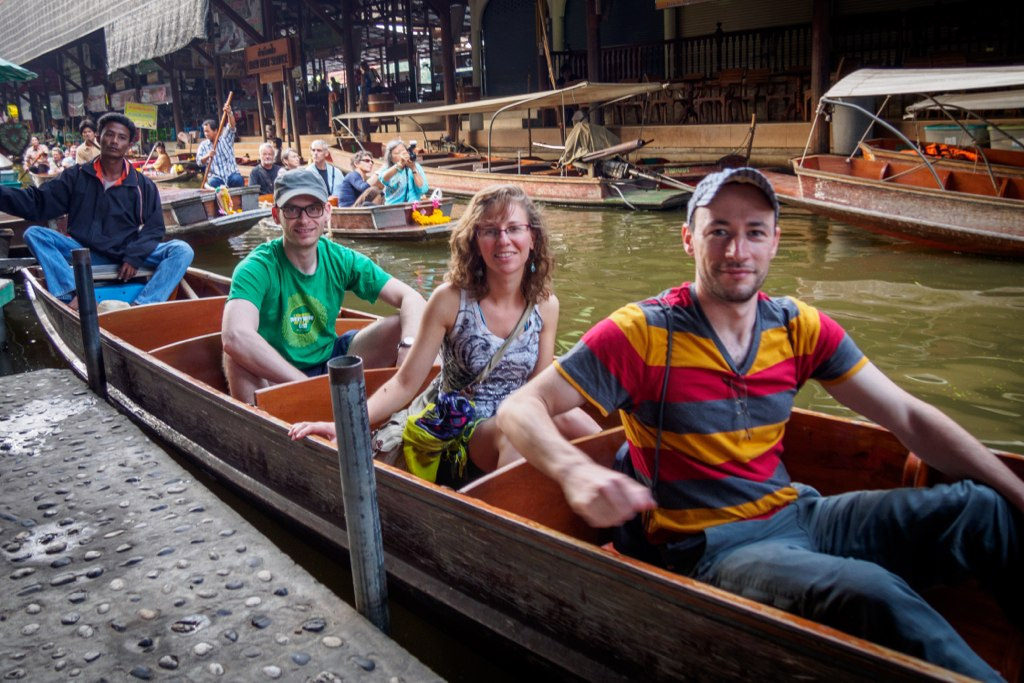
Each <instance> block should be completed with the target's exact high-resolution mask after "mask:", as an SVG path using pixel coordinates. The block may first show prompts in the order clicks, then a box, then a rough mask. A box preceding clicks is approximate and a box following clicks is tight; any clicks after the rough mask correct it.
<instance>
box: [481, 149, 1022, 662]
mask: <svg viewBox="0 0 1024 683" xmlns="http://www.w3.org/2000/svg"><path fill="white" fill-rule="evenodd" d="M778 217H779V203H778V199H777V197H776V195H775V191H774V189H773V188H772V186H771V183H769V182H768V180H767V179H766V178H765V177H764V176H763V175H762V174H761V173H759V172H758V171H757V170H755V169H752V168H738V169H729V170H725V171H721V172H719V173H714V174H711V175H708V176H707V177H705V178H704V180H702V181H701V182H700V184H699V185H698V186H697V188H696V189H695V190H694V193H693V196H692V197H691V199H690V203H689V206H688V210H687V219H686V223H685V224H684V225H683V230H682V238H683V248H684V250H685V251H686V253H687V254H689V255H690V256H692V257H693V259H694V262H695V266H696V275H695V278H694V281H693V282H684V283H683V284H681V285H679V286H677V287H674V288H672V289H669V290H666V291H665V292H663V293H662V294H660V295H658V296H657V297H654V298H651V299H647V300H645V301H641V302H638V303H635V304H630V305H628V306H625V307H623V308H621V309H619V310H618V311H616V312H615V313H613V314H612V315H611V316H609V317H608V318H606V319H605V320H603V321H602V322H600V323H598V324H597V325H596V326H595V327H594V328H592V329H591V330H590V331H588V332H587V333H586V334H584V335H583V338H582V339H581V340H580V341H579V342H578V343H577V344H576V345H575V346H574V347H573V348H572V349H571V350H570V351H569V352H568V353H566V354H565V355H564V356H562V357H561V358H560V359H559V360H557V361H556V362H555V364H553V365H552V366H551V367H549V368H547V369H546V370H544V372H542V373H540V374H539V375H538V376H537V377H536V378H535V379H534V380H532V381H531V382H530V383H528V384H527V385H526V386H525V387H523V388H522V389H520V390H519V391H518V392H517V393H515V394H513V395H512V396H510V397H509V398H508V399H507V400H506V401H505V403H504V404H503V405H502V406H501V408H499V410H498V426H499V427H500V428H501V430H502V431H503V432H504V433H505V435H506V436H507V437H508V439H509V441H510V442H511V443H512V445H513V446H514V447H515V448H516V449H517V450H518V451H519V452H520V453H522V454H523V455H524V456H525V457H526V459H527V460H529V461H530V462H531V463H532V464H533V465H534V466H536V467H537V468H538V469H540V470H541V471H543V472H544V473H546V474H547V475H548V476H550V477H552V478H553V479H555V480H556V481H557V482H559V484H560V485H561V488H562V491H563V492H564V494H565V496H566V499H567V501H568V503H569V505H570V506H571V507H572V508H573V509H574V510H575V511H576V512H577V513H578V514H580V515H581V516H582V517H583V518H584V519H585V520H586V521H587V522H588V523H589V524H591V525H592V526H595V527H613V528H614V529H615V531H614V540H615V545H616V548H617V549H618V550H619V551H620V552H623V553H626V554H629V555H632V556H635V557H638V558H640V559H643V560H646V561H648V562H651V563H654V564H657V565H660V566H662V567H666V568H668V569H670V570H672V571H675V572H678V573H680V574H684V575H687V576H689V577H691V578H694V579H696V580H698V581H703V582H706V583H709V584H712V585H714V586H717V587H718V588H722V589H725V590H728V591H731V592H733V593H736V594H739V595H741V596H744V597H746V598H749V599H752V600H756V601H758V602H762V603H766V604H769V605H772V606H774V607H777V608H779V609H783V610H787V611H789V612H793V613H795V614H798V615H800V616H802V617H805V618H808V619H811V620H814V621H817V622H820V623H824V624H826V625H828V626H831V627H833V628H837V629H839V630H842V631H845V632H847V633H851V634H853V635H856V636H859V637H863V638H867V639H869V640H872V641H874V642H876V643H878V644H880V645H883V646H886V647H889V648H892V649H894V650H898V651H900V652H904V653H907V654H910V655H913V656H915V657H920V658H922V659H925V660H928V661H930V662H932V663H934V664H938V665H940V666H944V667H946V668H948V669H952V670H953V671H957V672H959V673H962V674H966V675H968V676H971V677H974V678H978V679H982V680H999V679H1000V678H999V675H998V674H997V673H996V672H995V671H994V670H993V669H992V668H991V667H989V666H988V664H986V663H985V661H984V660H982V659H981V658H980V657H979V656H978V655H977V654H975V653H974V652H973V651H972V650H971V648H970V647H969V646H968V645H967V643H966V642H964V640H963V638H961V637H960V635H959V634H958V633H957V632H956V631H955V630H954V629H953V627H952V626H950V624H949V623H948V622H946V620H945V619H944V618H943V617H942V616H941V615H940V614H939V613H938V612H936V611H935V609H934V608H932V607H931V606H930V605H929V604H928V603H927V602H926V601H925V600H924V599H923V598H922V597H921V596H920V595H919V594H918V592H917V591H918V590H921V589H923V588H927V587H930V586H933V585H936V584H939V583H943V582H956V581H960V580H963V579H965V578H968V577H973V578H975V579H977V580H978V581H979V582H980V583H982V585H984V586H986V587H988V588H990V589H992V591H993V592H994V593H995V594H996V597H997V598H998V599H999V601H1000V603H1001V604H1002V605H1003V606H1004V608H1005V610H1006V612H1007V614H1008V616H1010V618H1011V619H1017V620H1019V619H1020V618H1021V617H1022V615H1024V591H1022V589H1021V584H1020V577H1021V571H1022V570H1024V566H1022V564H1024V557H1022V553H1024V522H1022V518H1021V512H1022V511H1024V481H1022V480H1021V479H1020V478H1018V477H1017V476H1016V475H1015V474H1014V473H1013V472H1011V471H1010V469H1009V468H1008V467H1007V466H1006V465H1005V464H1003V463H1002V461H1000V460H999V459H998V458H997V457H996V456H995V455H994V454H993V453H992V452H991V451H989V450H988V449H987V448H985V447H984V446H983V445H982V444H981V443H979V442H978V441H977V440H976V439H974V438H973V437H971V436H970V435H969V434H967V432H966V431H964V430H963V429H962V428H961V427H959V426H958V425H957V424H956V423H954V422H953V421H952V420H951V419H950V418H948V417H946V416H945V415H943V414H942V413H941V412H939V411H938V410H937V409H935V408H933V407H932V406H930V405H928V404H926V403H924V402H923V401H921V400H919V399H917V398H914V397H913V396H911V395H910V394H908V393H907V392H905V391H903V390H902V389H900V388H899V387H898V386H897V385H896V384H894V383H893V382H892V381H891V380H889V379H888V378H887V377H886V376H885V375H883V374H882V372H881V371H880V370H879V369H878V368H877V367H875V365H873V364H872V363H870V362H869V361H868V359H867V358H866V357H865V356H864V354H863V353H862V352H861V351H860V349H858V348H857V346H856V344H854V342H853V340H852V339H851V338H850V336H849V335H848V334H847V333H846V332H845V331H844V330H843V328H842V327H840V325H839V324H838V323H836V322H835V321H834V320H832V319H831V318H829V317H828V316H827V315H825V313H823V312H821V311H818V310H816V309H814V308H813V307H811V306H809V305H807V304H805V303H803V302H801V301H798V300H796V299H794V298H791V297H769V296H768V295H767V294H765V293H764V292H763V291H762V290H761V287H762V285H763V284H764V281H765V278H766V277H767V275H768V269H769V265H770V263H771V261H772V259H773V258H774V257H775V254H776V252H777V250H778V247H779V228H778ZM811 379H813V380H815V381H817V382H819V383H820V384H821V385H822V386H823V387H824V388H825V389H826V390H827V391H828V392H829V393H830V394H831V395H832V396H833V397H834V398H835V399H836V400H838V401H839V402H840V403H842V404H844V405H845V406H847V407H849V408H851V409H853V410H856V411H858V412H860V413H862V414H863V415H865V416H867V417H868V418H870V419H872V420H874V421H876V422H878V423H879V424H880V425H882V426H883V427H886V428H887V429H889V430H890V431H891V432H892V433H893V434H894V435H895V436H896V437H897V438H899V440H900V441H901V442H902V443H903V444H904V445H905V446H907V447H908V448H909V449H910V450H912V451H913V452H914V453H915V454H916V455H917V456H919V457H920V458H921V459H922V460H924V461H925V462H926V463H928V464H929V465H931V466H933V467H935V468H936V469H939V470H941V471H944V472H948V473H951V474H955V475H959V476H962V477H965V479H964V480H962V481H958V482H956V483H954V484H949V485H938V486H935V487H932V488H904V489H890V490H884V491H857V492H852V493H846V494H843V495H835V496H822V495H821V494H819V493H818V492H817V491H816V490H814V489H813V488H811V487H809V486H805V485H803V484H800V483H797V482H794V481H792V480H791V479H790V476H789V473H788V472H787V470H786V467H785V464H784V458H783V457H782V456H783V452H782V451H783V435H784V433H785V428H786V423H787V421H788V419H789V417H790V412H791V410H792V407H793V400H794V397H795V396H796V393H797V391H798V390H799V389H800V387H801V386H802V385H803V384H804V383H805V382H806V381H807V380H811ZM585 401H589V402H590V403H592V404H593V405H594V406H595V407H596V408H597V409H599V410H600V411H601V412H602V413H609V412H613V411H615V410H619V409H621V410H622V411H623V418H622V420H623V425H624V427H625V433H626V435H627V436H626V443H625V444H624V445H623V448H622V449H620V451H619V457H618V458H617V462H616V465H615V467H614V468H607V467H603V466H601V465H598V464H597V463H595V462H594V461H593V460H591V459H590V458H589V457H587V455H586V454H584V453H583V452H582V451H581V450H579V449H577V448H575V447H574V446H572V445H571V444H569V443H568V442H567V441H566V440H565V439H563V438H562V437H561V436H560V435H559V432H558V430H557V429H556V428H555V427H554V424H553V423H552V421H551V419H550V418H549V415H552V414H559V413H562V412H564V411H566V410H568V409H570V408H573V407H576V406H578V405H581V404H583V403H584V402H585ZM827 457H828V444H827V443H823V444H822V458H827ZM1018 623H1019V621H1018Z"/></svg>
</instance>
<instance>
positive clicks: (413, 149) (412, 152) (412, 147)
mask: <svg viewBox="0 0 1024 683" xmlns="http://www.w3.org/2000/svg"><path fill="white" fill-rule="evenodd" d="M406 149H407V150H409V161H416V141H415V140H410V141H409V146H408V147H406Z"/></svg>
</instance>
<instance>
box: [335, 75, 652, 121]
mask: <svg viewBox="0 0 1024 683" xmlns="http://www.w3.org/2000/svg"><path fill="white" fill-rule="evenodd" d="M664 87H665V84H663V83H628V84H624V83H590V82H588V81H583V82H581V83H577V84H575V85H570V86H569V87H567V88H560V89H558V90H542V91H540V92H534V93H528V94H525V95H509V96H507V97H493V98H490V99H486V100H478V101H476V102H462V103H460V104H451V105H441V106H435V107H419V108H417V109H400V110H397V111H393V112H392V111H389V112H351V113H348V114H340V115H338V116H335V117H334V118H336V119H339V120H342V121H347V120H349V119H379V118H381V117H390V116H396V117H409V118H413V117H416V116H456V115H459V114H489V113H493V112H496V111H498V110H499V109H506V110H507V111H513V110H516V109H519V110H522V109H542V108H545V107H561V106H563V105H564V106H576V105H580V104H593V103H594V102H609V101H611V100H617V99H619V98H624V97H632V96H634V95H645V94H647V93H652V92H655V91H657V90H662V89H663V88H664Z"/></svg>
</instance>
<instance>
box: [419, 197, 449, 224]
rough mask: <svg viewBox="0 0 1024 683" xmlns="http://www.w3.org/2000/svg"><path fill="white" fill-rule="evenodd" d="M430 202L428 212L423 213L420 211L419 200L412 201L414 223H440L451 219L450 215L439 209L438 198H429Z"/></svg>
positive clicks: (439, 201) (439, 202)
mask: <svg viewBox="0 0 1024 683" xmlns="http://www.w3.org/2000/svg"><path fill="white" fill-rule="evenodd" d="M430 204H431V209H430V213H425V212H421V211H420V203H419V202H413V203H412V220H413V222H414V223H416V224H417V225H440V224H442V223H447V222H448V221H450V220H451V219H452V217H451V216H446V215H444V211H442V210H441V200H440V199H437V198H434V199H431V200H430Z"/></svg>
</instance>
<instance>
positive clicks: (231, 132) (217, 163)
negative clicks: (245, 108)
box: [196, 104, 245, 188]
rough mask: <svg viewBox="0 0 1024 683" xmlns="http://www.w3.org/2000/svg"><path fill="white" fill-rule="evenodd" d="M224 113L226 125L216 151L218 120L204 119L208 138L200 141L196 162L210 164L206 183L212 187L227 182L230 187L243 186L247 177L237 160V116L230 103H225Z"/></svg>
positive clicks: (204, 131) (203, 164)
mask: <svg viewBox="0 0 1024 683" xmlns="http://www.w3.org/2000/svg"><path fill="white" fill-rule="evenodd" d="M224 114H225V117H224V127H223V128H222V129H221V131H220V138H219V139H218V140H217V150H216V152H214V150H213V140H214V138H216V137H217V122H216V121H214V120H213V119H207V120H205V121H203V135H205V136H206V139H205V140H203V141H202V142H200V143H199V148H198V149H197V150H196V162H197V163H198V164H199V165H200V166H206V165H207V164H209V166H210V173H209V175H208V176H207V178H206V184H207V185H209V186H210V187H213V188H217V187H220V186H221V185H225V184H226V185H227V186H228V187H242V186H243V185H245V179H244V178H242V174H241V173H239V172H238V163H237V162H236V161H235V116H234V114H233V113H232V112H231V105H230V104H225V105H224Z"/></svg>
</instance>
